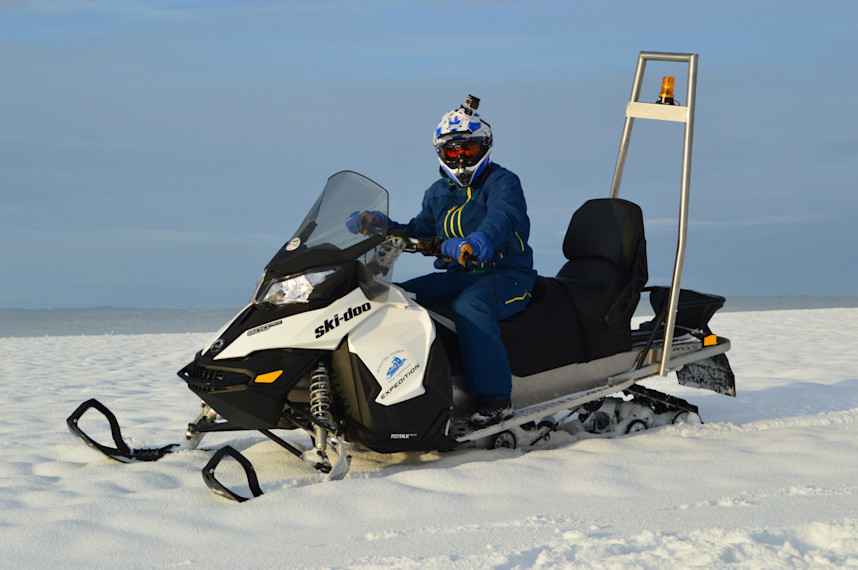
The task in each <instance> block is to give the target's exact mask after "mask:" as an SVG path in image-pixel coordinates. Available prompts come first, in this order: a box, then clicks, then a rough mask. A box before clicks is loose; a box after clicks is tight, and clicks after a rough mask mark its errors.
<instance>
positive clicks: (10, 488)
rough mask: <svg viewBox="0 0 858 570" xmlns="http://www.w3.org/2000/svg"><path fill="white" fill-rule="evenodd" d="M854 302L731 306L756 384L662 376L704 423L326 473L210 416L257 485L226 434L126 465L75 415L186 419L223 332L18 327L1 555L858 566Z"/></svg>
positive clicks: (740, 355)
mask: <svg viewBox="0 0 858 570" xmlns="http://www.w3.org/2000/svg"><path fill="white" fill-rule="evenodd" d="M856 323H858V309H856V308H848V309H815V310H793V311H763V312H744V313H723V314H718V315H716V316H715V318H714V319H713V322H712V325H713V329H714V330H715V332H717V333H718V334H720V335H722V336H725V337H727V338H730V339H731V341H732V343H733V350H732V351H731V352H730V353H729V354H728V356H729V358H730V360H731V363H732V365H733V369H734V371H735V373H736V383H737V390H738V397H737V398H735V399H733V398H728V397H725V396H721V395H717V394H712V393H708V392H704V391H699V390H694V389H691V388H685V387H680V386H679V385H677V384H676V381H675V378H674V377H673V376H669V377H667V378H663V379H657V380H654V381H650V382H647V383H646V385H648V386H650V387H654V388H656V389H659V390H662V391H667V392H669V393H671V394H674V395H677V396H680V397H682V398H686V399H688V400H689V401H691V402H692V403H694V404H697V405H699V406H700V410H701V416H702V418H703V420H704V422H705V423H704V424H697V425H673V426H666V427H662V428H657V429H654V430H649V431H645V432H641V433H638V434H634V435H630V436H624V437H619V438H614V439H598V438H595V439H586V440H583V441H577V442H571V441H570V440H569V439H564V437H562V436H563V435H565V434H558V435H556V436H555V437H553V438H552V439H551V441H550V442H548V444H547V445H545V446H544V447H542V448H540V449H538V450H535V451H530V452H527V453H522V452H521V451H518V450H512V451H510V450H505V451H479V450H471V451H459V452H453V453H445V454H422V455H420V454H394V455H381V454H375V453H367V452H360V451H358V450H352V453H353V456H354V458H353V463H352V470H351V472H350V473H349V475H348V476H347V478H346V479H345V480H343V481H336V482H327V483H314V481H315V473H314V472H313V471H312V470H311V469H310V468H308V467H307V466H305V465H303V464H302V463H301V462H299V461H297V460H295V459H294V458H293V457H292V456H291V455H289V454H287V453H286V452H284V451H283V450H282V449H280V448H279V447H277V446H276V445H275V444H274V443H272V442H270V441H268V440H267V439H266V438H264V437H263V436H262V435H259V434H254V433H244V434H214V435H209V436H207V438H206V439H205V440H203V445H202V446H203V447H207V448H215V447H219V446H220V445H223V444H226V443H230V444H231V445H233V446H234V447H236V448H238V449H239V450H240V451H242V452H243V453H244V454H245V455H246V456H247V457H248V458H249V459H250V460H251V461H252V462H253V463H254V465H255V467H256V471H257V474H258V475H259V478H260V482H261V484H262V488H263V490H264V491H265V495H263V496H261V497H259V498H257V499H254V500H252V501H249V502H247V503H243V504H238V503H234V502H231V501H227V500H225V499H223V498H220V497H218V496H216V495H214V494H212V493H211V492H210V491H209V490H208V488H207V487H206V486H205V485H204V484H203V481H202V478H201V476H200V470H201V469H202V467H203V465H204V464H205V463H206V461H207V459H208V458H209V457H210V455H211V452H210V451H205V450H198V451H191V452H184V453H180V454H176V455H170V456H167V457H166V458H165V459H163V460H162V461H159V462H157V463H135V464H129V465H122V464H119V463H115V462H112V461H110V460H108V459H105V458H102V457H101V456H100V455H98V454H97V453H96V452H94V451H92V450H90V449H88V448H86V447H84V446H83V445H81V444H80V443H79V442H77V441H75V440H74V439H73V438H72V436H71V435H70V434H69V433H68V431H67V430H66V426H65V418H66V417H67V416H68V415H69V414H70V413H71V412H72V411H73V410H74V409H75V407H76V406H77V405H78V404H79V403H80V402H82V401H83V400H85V399H88V398H90V397H98V399H99V400H101V401H102V402H104V403H105V404H106V405H107V406H108V407H110V408H111V409H112V410H113V411H114V413H116V415H117V417H118V418H119V420H120V422H121V424H122V426H123V429H124V432H125V436H126V439H127V440H129V442H130V443H131V444H132V445H134V446H142V445H158V444H165V443H169V442H172V441H177V440H178V439H179V438H180V437H181V434H182V432H183V430H184V426H185V425H186V424H187V422H189V421H191V420H192V419H193V418H194V417H195V416H196V414H197V413H198V411H199V404H198V400H197V399H196V398H195V397H194V396H193V394H192V393H191V392H190V391H189V390H187V389H186V388H185V387H184V385H183V382H181V380H180V379H178V378H177V377H176V376H175V372H176V371H177V370H179V369H180V368H181V367H182V366H184V365H185V364H186V363H187V362H188V361H189V360H190V358H191V357H192V355H193V354H194V353H195V352H196V350H197V349H198V348H199V347H200V346H201V344H202V343H203V342H204V341H205V340H206V339H207V337H208V335H207V334H203V333H184V334H144V335H127V336H123V335H110V336H61V337H38V338H2V339H0V354H2V357H0V358H2V359H0V375H2V378H1V379H0V380H2V384H1V385H2V386H3V389H4V390H3V397H2V402H3V419H4V421H3V423H2V424H0V552H2V560H3V566H4V567H7V568H36V567H62V568H84V567H85V568H107V567H111V568H112V567H116V566H121V567H124V568H177V567H181V568H184V567H209V566H212V565H217V566H219V567H230V568H281V567H283V568H286V567H288V568H295V567H302V568H322V567H325V568H327V567H347V568H363V569H375V568H439V567H444V568H555V567H584V568H596V567H598V568H700V567H704V568H727V567H735V566H737V565H738V566H739V567H755V568H757V567H760V568H773V567H800V568H803V567H844V566H856V565H858V476H856V475H858V438H856V422H858V372H856V366H855V365H856V342H855V339H856V337H858V324H856ZM89 416H90V414H87V416H85V417H84V420H82V422H84V421H87V419H88V418H89ZM93 416H94V420H97V419H99V418H98V417H96V415H95V414H93ZM94 420H93V421H94ZM88 427H89V426H88ZM91 429H95V428H94V427H91ZM284 435H286V436H288V437H293V438H294V437H297V434H292V433H288V432H284ZM231 468H235V465H234V464H231V465H230V463H224V464H223V467H222V469H223V474H222V475H221V478H222V479H225V480H229V478H230V477H231V476H232V475H233V473H231ZM219 474H220V470H219ZM234 475H235V476H236V477H237V475H238V474H237V473H235V474H234ZM236 480H237V479H236Z"/></svg>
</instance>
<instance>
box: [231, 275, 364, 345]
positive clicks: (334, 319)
mask: <svg viewBox="0 0 858 570" xmlns="http://www.w3.org/2000/svg"><path fill="white" fill-rule="evenodd" d="M380 306H381V305H380V303H374V302H372V301H370V300H369V299H367V298H366V295H364V294H363V291H362V290H361V289H360V288H358V289H355V290H354V291H352V292H351V293H349V294H348V295H346V296H345V297H343V298H342V299H339V300H337V301H336V302H335V303H333V304H331V305H328V306H327V307H325V308H324V309H318V310H316V311H308V312H306V313H299V314H297V315H292V316H291V317H288V318H287V319H277V320H275V321H272V322H270V323H266V324H264V325H262V326H259V327H256V328H253V329H250V330H249V331H246V332H244V333H242V335H241V336H240V337H238V338H237V339H235V340H234V341H233V342H232V344H230V345H229V346H227V347H226V348H224V349H223V351H222V352H221V353H220V354H218V355H217V356H216V357H215V360H222V359H226V358H242V357H244V356H247V355H248V354H250V353H251V352H255V351H257V350H269V349H275V348H313V349H317V350H334V349H335V348H337V346H339V344H340V342H341V341H342V339H343V337H345V336H346V335H347V334H348V333H349V332H351V331H352V330H353V329H354V328H355V327H357V326H358V325H359V324H361V323H362V322H363V321H365V320H366V319H367V317H369V316H370V315H371V314H372V312H373V311H375V310H376V309H378V307H380Z"/></svg>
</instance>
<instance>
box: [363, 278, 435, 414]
mask: <svg viewBox="0 0 858 570" xmlns="http://www.w3.org/2000/svg"><path fill="white" fill-rule="evenodd" d="M434 340H435V326H434V324H433V323H432V319H431V318H430V317H429V313H428V312H427V311H426V309H424V308H423V307H421V306H420V305H418V304H417V303H415V302H414V301H413V300H412V299H411V298H410V297H409V296H408V295H407V293H405V292H404V291H403V290H402V289H400V288H398V287H395V286H393V287H391V289H390V294H389V295H388V299H387V303H385V304H384V305H382V306H381V307H379V309H378V310H375V311H373V312H372V314H370V315H369V316H368V317H367V318H366V319H364V320H363V321H362V322H361V324H360V326H359V327H356V328H355V329H354V330H353V331H352V333H351V334H350V335H349V339H348V343H349V351H350V352H352V353H354V354H356V355H357V356H358V357H359V358H360V359H361V360H362V361H363V363H364V364H365V365H366V366H367V368H369V370H370V372H372V374H373V376H374V377H375V379H376V381H377V382H378V384H379V386H380V387H381V393H380V394H379V395H378V397H377V398H376V399H375V402H376V403H377V404H380V405H382V406H392V405H394V404H398V403H400V402H404V401H406V400H410V399H411V398H416V397H417V396H420V395H422V394H424V393H425V392H426V389H425V388H424V386H423V378H424V376H425V374H426V367H427V363H428V361H429V350H430V348H431V347H432V342H433V341H434Z"/></svg>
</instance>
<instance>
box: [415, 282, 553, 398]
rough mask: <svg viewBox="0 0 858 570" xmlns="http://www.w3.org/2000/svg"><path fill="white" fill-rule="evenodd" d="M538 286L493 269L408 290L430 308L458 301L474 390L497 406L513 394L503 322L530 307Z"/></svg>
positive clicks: (465, 358) (457, 312)
mask: <svg viewBox="0 0 858 570" xmlns="http://www.w3.org/2000/svg"><path fill="white" fill-rule="evenodd" d="M535 281H536V275H535V272H534V273H533V274H529V273H526V272H522V271H518V270H515V269H493V270H486V271H474V272H465V271H451V272H447V273H430V274H429V275H423V276H421V277H417V278H415V279H411V280H409V281H406V282H405V283H402V287H404V288H405V289H406V290H408V291H411V292H413V293H415V294H416V295H417V302H418V303H419V304H420V305H423V306H424V307H431V306H432V305H434V304H435V303H439V302H441V301H448V300H452V301H453V316H454V321H455V323H456V331H457V334H458V337H459V347H460V348H461V351H462V364H463V366H464V368H465V377H466V379H467V382H468V388H469V390H470V392H471V394H472V395H473V396H475V397H476V398H477V399H478V400H479V401H482V402H496V401H499V400H504V399H506V398H509V396H510V393H511V392H512V373H511V372H510V368H509V358H508V357H507V354H506V348H504V345H503V341H502V340H501V334H500V325H499V324H498V321H500V320H503V319H506V318H508V317H511V316H513V315H514V314H516V313H519V312H521V311H523V310H524V309H525V307H527V303H528V302H529V301H530V298H531V297H530V294H531V291H533V284H534V282H535Z"/></svg>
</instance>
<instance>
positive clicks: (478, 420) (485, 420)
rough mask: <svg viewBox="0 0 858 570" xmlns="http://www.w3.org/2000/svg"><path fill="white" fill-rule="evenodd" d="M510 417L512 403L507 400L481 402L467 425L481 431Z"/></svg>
mask: <svg viewBox="0 0 858 570" xmlns="http://www.w3.org/2000/svg"><path fill="white" fill-rule="evenodd" d="M511 417H512V401H511V400H510V399H509V398H507V399H506V400H500V401H498V402H483V403H481V404H480V407H479V408H477V411H476V412H474V415H472V416H471V419H470V421H469V422H468V425H469V426H470V427H471V428H472V429H483V428H485V427H489V426H493V425H495V424H497V423H500V422H502V421H504V420H508V419H509V418H511Z"/></svg>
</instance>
